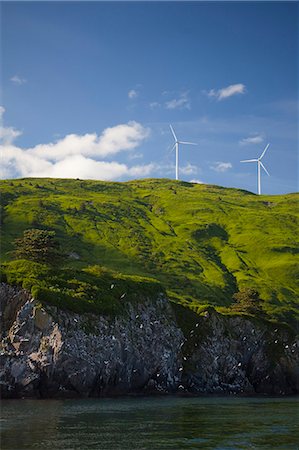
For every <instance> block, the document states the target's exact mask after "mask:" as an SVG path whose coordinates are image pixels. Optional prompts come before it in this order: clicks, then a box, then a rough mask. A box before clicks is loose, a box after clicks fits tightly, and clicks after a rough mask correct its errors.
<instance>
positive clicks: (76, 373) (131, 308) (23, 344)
mask: <svg viewBox="0 0 299 450" xmlns="http://www.w3.org/2000/svg"><path fill="white" fill-rule="evenodd" d="M0 303H1V307H2V313H3V311H4V312H5V311H6V312H5V314H2V322H1V324H2V342H1V345H2V347H1V348H2V349H1V352H0V363H1V364H0V387H1V395H2V397H4V398H13V397H58V398H67V397H85V396H97V397H99V396H107V395H109V396H111V395H122V394H128V393H147V394H153V393H174V392H181V393H184V394H185V393H187V392H190V393H193V394H199V393H214V394H216V393H217V394H240V393H244V394H252V393H267V394H279V395H285V394H293V393H296V392H298V379H299V378H298V368H299V364H298V352H297V348H298V343H297V342H296V341H295V339H294V335H293V334H292V333H291V332H290V331H289V330H288V329H287V328H286V327H276V328H275V329H274V326H273V324H270V323H266V322H265V321H263V322H259V321H257V320H252V319H250V318H246V317H240V316H233V317H229V316H222V315H220V314H217V313H216V312H215V311H214V310H213V309H212V308H211V309H209V311H208V314H206V315H205V316H197V317H196V323H195V324H194V327H193V328H192V329H190V330H189V331H188V332H187V333H186V332H185V334H186V337H184V335H183V332H182V331H181V329H180V328H179V326H178V324H177V322H176V320H175V316H174V314H173V310H172V308H171V306H170V303H169V302H168V300H167V299H166V298H165V296H164V295H162V294H161V295H159V296H158V297H157V298H155V299H141V301H140V302H139V303H135V304H134V305H132V304H129V305H128V309H127V314H126V315H124V316H122V317H115V318H114V319H111V318H110V319H109V320H108V318H105V317H103V316H95V315H91V314H88V315H87V314H85V315H84V314H83V315H78V314H74V313H72V312H66V311H61V310H60V311H58V310H57V309H56V308H54V307H49V306H47V307H43V308H41V307H40V306H39V305H38V304H37V303H36V302H35V301H34V299H32V298H31V297H30V295H29V294H28V293H26V291H24V290H22V289H17V288H14V287H10V286H7V285H5V284H2V285H1V286H0ZM3 317H5V319H3ZM87 323H88V327H86V324H87ZM141 325H142V326H141ZM86 329H88V330H91V331H90V332H87V331H86Z"/></svg>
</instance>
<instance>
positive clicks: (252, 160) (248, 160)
mask: <svg viewBox="0 0 299 450" xmlns="http://www.w3.org/2000/svg"><path fill="white" fill-rule="evenodd" d="M257 161H258V159H244V161H240V162H257Z"/></svg>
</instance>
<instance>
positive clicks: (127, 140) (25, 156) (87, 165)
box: [0, 107, 154, 180]
mask: <svg viewBox="0 0 299 450" xmlns="http://www.w3.org/2000/svg"><path fill="white" fill-rule="evenodd" d="M4 112H5V109H4V108H3V107H0V115H1V116H3V114H4ZM149 133H150V130H149V129H148V128H145V127H143V126H142V125H141V124H140V123H137V122H134V121H132V122H128V123H127V124H120V125H116V126H114V127H110V128H106V129H105V130H104V131H103V132H102V134H101V135H97V134H96V133H87V134H84V135H78V134H69V135H67V136H65V137H63V138H62V139H59V140H57V141H55V142H50V143H47V144H39V145H36V146H34V147H31V148H22V147H20V146H17V145H15V143H14V141H15V140H16V138H17V137H18V136H20V134H21V132H20V131H18V130H15V129H14V128H12V127H5V126H3V125H1V126H0V137H1V147H0V150H1V169H0V177H1V178H17V177H54V178H56V177H57V178H82V179H101V180H113V179H116V178H120V177H124V176H127V177H145V176H148V175H149V174H150V173H151V172H152V171H153V170H154V165H153V164H145V165H142V164H140V165H135V166H132V167H129V166H127V165H126V164H122V163H119V162H116V161H103V159H104V158H107V157H113V156H114V155H116V154H118V153H120V152H130V151H132V150H134V149H136V148H137V147H139V146H140V145H141V144H142V143H143V142H144V141H145V140H146V138H147V137H148V136H149Z"/></svg>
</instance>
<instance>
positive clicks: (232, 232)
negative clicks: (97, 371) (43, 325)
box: [0, 179, 299, 325]
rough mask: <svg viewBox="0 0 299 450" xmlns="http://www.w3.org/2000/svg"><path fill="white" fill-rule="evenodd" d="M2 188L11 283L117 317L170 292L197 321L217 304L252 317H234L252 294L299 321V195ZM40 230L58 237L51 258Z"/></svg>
mask: <svg viewBox="0 0 299 450" xmlns="http://www.w3.org/2000/svg"><path fill="white" fill-rule="evenodd" d="M0 184H1V262H2V264H3V266H2V269H1V279H3V280H5V279H7V280H8V282H11V283H18V284H22V285H24V286H26V287H27V288H28V287H31V288H33V287H35V289H36V290H35V293H36V295H37V296H39V297H42V296H43V295H45V297H47V301H48V302H49V303H51V304H54V303H55V304H57V305H58V304H59V307H67V308H71V309H73V310H77V311H82V310H85V308H86V309H88V310H89V311H106V312H107V313H109V314H110V313H111V314H115V311H117V312H121V311H122V310H123V305H124V303H125V302H126V301H128V299H130V301H134V299H135V301H138V298H139V299H141V297H143V298H144V297H146V296H147V295H148V296H149V297H150V296H151V295H153V293H154V292H157V291H161V290H162V287H161V286H163V287H164V288H165V290H166V292H167V294H168V296H169V297H170V298H171V300H172V301H174V302H176V303H179V304H181V305H183V306H184V307H188V308H190V309H192V310H193V311H195V312H197V313H200V311H201V309H202V308H204V307H205V306H206V305H209V306H211V307H214V308H216V309H218V310H220V309H219V308H224V309H225V308H227V311H228V313H229V311H230V313H231V314H236V313H237V314H243V313H244V312H242V311H233V310H232V309H230V305H232V304H234V300H233V295H234V294H235V293H236V292H240V291H242V289H248V288H251V289H254V290H257V291H258V292H259V295H260V298H261V299H262V300H261V309H262V311H263V312H264V314H265V315H266V316H267V318H270V319H272V320H277V321H280V322H288V323H291V324H292V325H294V323H295V321H296V320H297V319H298V312H297V311H298V285H297V281H296V280H297V279H298V267H299V264H298V248H299V247H298V242H297V235H298V233H297V230H298V220H297V219H298V213H297V211H298V210H297V208H296V205H297V202H298V195H297V194H289V195H280V196H279V195H277V196H264V195H263V196H257V195H254V194H251V193H250V192H247V191H242V190H238V189H227V188H221V187H218V186H209V185H199V184H192V183H186V182H177V181H174V180H168V179H159V180H157V179H147V180H135V181H130V182H127V183H108V182H101V181H88V180H85V181H82V180H63V179H22V180H7V181H1V182H0ZM270 206H271V207H270ZM33 230H35V231H34V232H33ZM37 230H39V231H37ZM24 233H25V234H24ZM32 233H35V234H36V233H41V234H43V236H44V238H46V236H48V238H50V236H52V238H51V239H52V241H51V239H49V242H52V243H54V242H55V245H54V247H52V250H51V251H50V252H48V256H49V255H50V256H49V257H48V256H46V257H43V258H36V256H32V254H33V253H34V252H35V255H36V254H37V253H38V252H36V251H35V250H34V249H33V248H32V246H31V244H30V245H29V248H28V247H26V245H25V244H26V243H25V240H26V239H25V238H26V236H28V234H29V235H30V234H31V237H32ZM16 243H18V244H19V248H16V246H15V244H16ZM30 246H31V250H30ZM26 249H28V251H27V250H26ZM55 252H57V253H56V254H55ZM61 255H62V256H63V258H61V257H60V256H61ZM74 255H75V257H74ZM109 283H110V286H111V285H112V284H114V285H115V287H114V288H112V289H110V288H109V289H108V287H109ZM123 294H125V296H124V297H122V298H120V297H121V296H122V295H123ZM59 299H60V300H59ZM66 305H67V306H66ZM256 314H257V312H252V315H253V316H255V315H256Z"/></svg>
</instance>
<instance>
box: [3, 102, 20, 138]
mask: <svg viewBox="0 0 299 450" xmlns="http://www.w3.org/2000/svg"><path fill="white" fill-rule="evenodd" d="M4 113H5V108H4V107H3V106H0V144H11V143H12V142H13V141H14V140H15V139H16V138H17V137H18V136H20V135H21V134H22V132H21V131H19V130H16V129H15V128H13V127H5V126H4V125H3V115H4Z"/></svg>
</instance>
